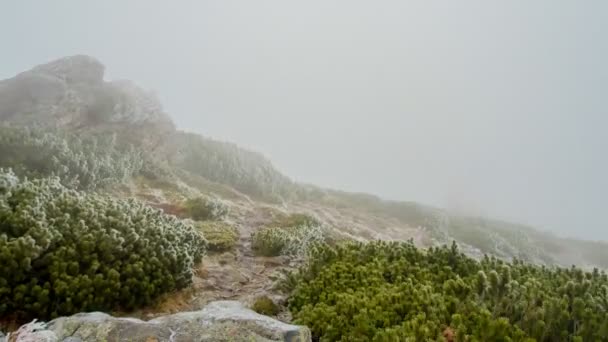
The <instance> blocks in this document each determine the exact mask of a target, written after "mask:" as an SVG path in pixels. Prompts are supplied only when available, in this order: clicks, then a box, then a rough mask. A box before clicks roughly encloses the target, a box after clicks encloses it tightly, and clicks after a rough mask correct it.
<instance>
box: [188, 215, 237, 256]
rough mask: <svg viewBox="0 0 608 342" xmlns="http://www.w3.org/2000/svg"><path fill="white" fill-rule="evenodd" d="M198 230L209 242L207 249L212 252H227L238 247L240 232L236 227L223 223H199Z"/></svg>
mask: <svg viewBox="0 0 608 342" xmlns="http://www.w3.org/2000/svg"><path fill="white" fill-rule="evenodd" d="M197 228H198V229H199V230H200V231H201V232H202V233H203V236H204V237H205V239H206V240H207V248H208V249H209V251H212V252H225V251H228V250H230V249H232V248H234V246H235V245H236V242H237V241H238V239H239V232H238V230H237V229H236V227H234V226H231V225H229V224H227V223H223V222H211V221H206V222H198V223H197Z"/></svg>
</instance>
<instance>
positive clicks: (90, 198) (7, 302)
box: [0, 171, 206, 319]
mask: <svg viewBox="0 0 608 342" xmlns="http://www.w3.org/2000/svg"><path fill="white" fill-rule="evenodd" d="M205 245H206V241H205V239H204V238H203V236H202V234H200V233H199V232H198V231H196V230H195V229H194V227H192V226H189V225H185V224H184V223H183V222H182V221H180V220H179V219H177V218H175V217H174V216H170V215H165V214H163V213H162V212H161V211H160V210H156V209H153V208H150V207H148V206H145V205H143V204H142V203H140V202H138V201H135V200H117V199H114V198H110V197H105V196H102V195H98V194H94V193H88V194H85V193H81V192H77V191H75V190H70V189H68V188H66V187H65V186H63V185H62V184H61V183H60V182H59V180H58V179H57V178H50V179H37V180H32V181H29V180H20V179H19V178H18V177H16V176H15V175H14V174H13V173H12V172H7V171H0V317H3V316H6V315H12V316H18V317H19V318H20V319H31V318H38V319H46V318H52V317H55V316H58V315H69V314H73V313H76V312H81V311H97V310H101V311H111V310H113V309H117V308H121V309H132V308H135V307H138V306H142V305H146V304H149V303H151V302H152V301H153V300H154V299H155V298H157V297H158V296H159V295H160V294H163V293H166V292H169V291H172V290H175V289H178V288H182V287H185V286H187V285H188V284H190V283H191V281H192V267H193V265H194V264H195V263H198V262H200V261H201V259H202V257H203V254H204V252H205Z"/></svg>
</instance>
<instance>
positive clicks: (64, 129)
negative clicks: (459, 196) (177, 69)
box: [0, 56, 608, 267]
mask: <svg viewBox="0 0 608 342" xmlns="http://www.w3.org/2000/svg"><path fill="white" fill-rule="evenodd" d="M104 69H105V67H104V66H103V65H102V64H101V63H100V62H99V61H97V60H95V59H94V58H92V57H88V56H72V57H65V58H62V59H59V60H56V61H53V62H50V63H47V64H43V65H40V66H37V67H34V68H33V69H31V70H29V71H26V72H23V73H20V74H18V75H17V76H15V77H13V78H11V79H7V80H4V81H0V121H1V122H2V124H3V125H4V129H6V130H7V131H5V133H3V136H2V139H0V141H1V143H2V146H0V148H1V149H3V150H0V151H4V152H3V153H2V157H0V167H14V165H15V163H17V162H18V163H19V164H20V165H21V164H24V163H23V161H22V160H20V159H19V158H17V157H19V156H20V155H21V156H23V155H35V154H34V153H33V152H31V153H30V152H25V153H17V154H15V153H13V152H14V151H34V150H38V151H39V152H40V151H46V152H45V153H41V155H40V156H37V157H36V158H34V159H33V160H30V161H29V162H28V163H26V164H24V165H25V167H26V168H29V169H33V170H29V171H35V172H38V173H42V174H45V173H54V174H58V172H57V170H60V168H59V167H57V168H53V169H49V168H47V167H46V164H44V163H42V162H41V160H45V159H44V157H46V158H49V160H51V159H52V158H51V157H55V155H59V152H56V151H67V152H65V153H64V154H61V155H65V156H66V157H65V161H64V162H62V163H59V165H63V166H65V165H68V164H70V163H72V164H77V165H79V168H80V169H82V172H81V174H82V175H89V174H91V172H92V174H93V175H97V173H98V171H91V170H92V169H93V170H105V169H104V166H103V165H98V166H94V165H95V162H94V159H95V156H101V155H106V156H108V157H107V160H108V162H110V163H111V161H112V160H116V163H117V164H116V165H123V164H125V163H126V162H124V160H129V161H132V159H129V158H127V159H125V158H123V157H122V156H123V154H124V155H126V154H129V155H131V154H133V155H137V156H139V157H137V158H140V159H137V158H135V159H133V160H134V161H133V163H131V162H129V163H130V164H129V165H134V166H133V167H131V169H130V170H131V171H132V172H130V173H128V174H124V175H121V176H116V177H117V179H120V180H119V181H120V182H122V181H123V180H126V179H131V180H132V179H135V178H137V177H143V178H146V179H147V181H146V186H151V187H154V186H155V185H154V184H155V183H152V182H150V179H151V178H157V180H159V179H160V180H162V182H165V183H166V184H172V185H171V186H172V187H173V188H174V189H177V190H175V191H174V192H177V194H176V196H177V197H178V198H184V197H188V196H190V195H191V194H192V193H203V194H213V195H216V196H219V197H226V196H229V197H231V200H232V201H233V202H232V205H233V206H234V207H235V208H237V212H238V210H240V211H241V212H242V213H249V214H251V213H252V212H253V213H257V212H258V211H260V210H266V209H263V208H273V210H279V211H284V212H285V211H287V212H289V211H291V212H307V213H310V214H313V215H315V216H317V217H318V218H319V219H321V220H322V221H324V222H325V223H327V224H329V225H330V226H332V227H334V228H335V230H336V231H337V233H339V234H341V235H343V236H348V237H350V238H356V239H375V238H381V239H409V238H413V239H414V241H415V242H416V243H417V244H419V245H423V246H432V245H437V244H442V243H446V242H449V241H450V240H451V239H456V240H457V241H458V242H459V243H460V244H461V245H462V246H463V248H464V250H465V251H467V253H469V254H470V255H473V256H476V257H480V256H481V255H482V254H483V253H490V254H494V255H497V256H499V257H502V258H507V259H509V258H513V257H516V258H522V259H525V260H529V261H533V262H536V263H545V264H553V263H557V264H564V265H567V264H573V263H575V264H580V265H585V266H590V267H591V266H600V267H608V248H606V247H608V246H607V245H606V244H605V243H602V242H593V243H592V242H585V241H577V240H568V239H561V238H557V237H555V236H552V235H551V234H548V233H544V232H539V231H537V230H534V229H533V228H531V227H526V226H522V225H518V224H512V223H507V222H501V221H497V220H491V219H487V218H478V217H465V216H460V215H455V214H452V213H449V212H447V211H445V210H442V209H439V208H433V207H429V206H425V205H421V204H418V203H415V202H399V201H385V200H382V199H380V198H378V197H376V196H373V195H368V194H353V193H347V192H342V191H337V190H331V189H323V188H319V187H316V186H312V185H304V184H297V183H294V182H292V181H291V180H290V179H289V178H288V177H287V176H285V175H283V174H281V173H280V172H278V171H277V170H276V169H275V168H274V167H273V166H272V163H271V162H270V161H269V160H268V159H266V158H265V157H264V156H262V155H260V154H258V153H255V152H251V151H247V150H244V149H242V148H239V147H238V146H236V145H234V144H230V143H225V142H219V141H214V140H212V139H208V138H205V137H202V136H200V135H197V134H194V133H186V132H182V131H179V130H177V129H176V128H175V125H174V124H173V122H172V120H171V118H170V117H169V115H168V114H167V113H165V112H164V110H163V108H162V106H161V104H160V102H159V101H158V99H157V98H156V97H155V96H154V95H153V94H152V93H150V92H146V91H144V90H142V89H141V88H139V87H137V86H136V85H135V84H133V83H132V82H129V81H110V82H108V81H104V78H103V77H104ZM20 127H27V128H28V129H32V128H33V127H35V129H39V130H41V133H40V134H41V135H43V136H46V138H45V139H51V140H53V139H54V140H53V141H55V143H54V144H52V145H49V144H47V143H46V142H47V141H48V140H44V139H39V138H36V137H33V138H32V137H30V138H31V139H29V140H27V141H21V140H20V139H21V137H23V136H24V134H22V133H19V132H17V133H15V131H14V129H21V128H20ZM10 132H13V133H10ZM11 134H13V135H12V136H13V138H10V137H11ZM28 134H29V133H28ZM66 134H67V135H69V137H67V136H65V135H66ZM108 134H111V135H113V136H115V139H116V142H115V143H114V145H112V144H110V145H108V144H105V143H101V142H102V141H103V138H102V137H103V136H106V135H108ZM79 137H82V139H80V138H79ZM94 137H99V138H94ZM9 138H10V139H9ZM88 138H91V139H93V140H91V141H90V143H88V145H87V144H83V141H87V140H86V139H88ZM83 139H84V140H83ZM96 139H97V140H96ZM82 145H86V146H93V147H92V148H91V149H88V150H86V151H85V150H83V149H82V148H81V146H82ZM24 146H25V147H24ZM48 146H57V149H55V150H53V149H44V148H48ZM66 146H67V147H66ZM64 147H66V148H64ZM100 151H101V152H100ZM9 152H10V153H9ZM87 153H88V154H87ZM83 156H88V157H86V158H85V157H83ZM111 156H116V158H115V159H112V158H114V157H111ZM55 159H57V158H55ZM55 159H52V161H53V163H55V161H54V160H55ZM47 162H48V161H47ZM121 163H122V164H121ZM140 164H141V165H140ZM40 165H43V166H44V167H43V166H40ZM108 170H110V171H111V170H114V169H112V168H109V169H108ZM151 170H152V171H151ZM110 171H108V172H106V173H107V174H113V171H111V172H110ZM99 172H101V171H99ZM104 172H105V171H104ZM59 174H60V172H59ZM82 175H79V177H80V179H81V180H82V178H83V176H82ZM91 177H93V176H91ZM104 177H106V178H108V177H110V176H104ZM112 177H113V176H112ZM156 185H158V184H156ZM140 190H141V189H137V190H134V191H133V193H134V194H136V195H137V194H140V193H141V191H140ZM156 190H158V191H156V193H158V192H159V191H160V192H161V193H162V191H163V189H160V190H159V189H156ZM164 190H166V189H164ZM150 191H152V190H150ZM165 192H166V193H168V192H170V191H165ZM148 195H149V194H148ZM161 197H162V196H161ZM157 202H158V203H155V204H158V205H164V204H163V203H161V202H163V200H157ZM243 215H245V214H243ZM243 215H241V218H243V217H244V216H243ZM256 215H257V214H256Z"/></svg>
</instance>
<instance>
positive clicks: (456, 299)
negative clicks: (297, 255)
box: [286, 241, 608, 341]
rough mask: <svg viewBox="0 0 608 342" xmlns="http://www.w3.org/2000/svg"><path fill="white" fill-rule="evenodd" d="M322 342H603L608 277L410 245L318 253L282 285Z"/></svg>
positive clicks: (297, 314) (298, 317) (300, 319)
mask: <svg viewBox="0 0 608 342" xmlns="http://www.w3.org/2000/svg"><path fill="white" fill-rule="evenodd" d="M286 283H287V285H288V286H287V287H288V288H289V287H291V289H292V292H291V295H290V298H289V302H288V303H289V304H288V305H289V308H290V310H291V312H292V314H293V317H294V321H295V322H296V323H298V324H304V325H307V326H308V327H310V328H311V330H312V333H313V337H314V338H315V339H319V340H321V341H364V340H365V341H367V340H370V341H438V340H442V339H443V337H442V335H443V333H444V332H445V331H446V330H447V331H450V332H454V333H455V339H454V340H455V341H573V340H574V341H578V340H584V341H607V340H608V337H607V336H608V310H607V309H608V276H607V275H606V274H605V273H604V272H600V271H598V270H595V271H593V272H584V271H583V270H581V269H578V268H575V267H572V268H568V269H562V268H547V267H544V266H534V265H531V264H527V263H524V262H522V261H519V260H515V261H514V262H513V263H507V262H504V261H502V260H499V259H496V258H489V257H485V258H484V259H483V260H481V261H480V262H478V261H476V260H473V259H471V258H469V257H467V256H465V255H464V254H462V253H460V252H459V251H458V248H457V247H456V245H455V244H453V245H452V247H451V248H448V247H446V246H444V247H441V248H430V249H429V250H427V251H422V250H419V249H417V248H416V247H415V246H414V245H413V242H411V241H410V242H407V243H403V242H370V243H367V244H364V243H355V242H351V243H346V244H341V245H338V246H335V247H330V246H328V245H323V246H319V248H315V249H314V250H312V251H311V253H310V258H309V259H308V262H307V263H306V264H305V265H304V266H303V267H302V268H301V269H300V270H299V271H297V272H294V273H292V274H290V276H289V277H287V278H286Z"/></svg>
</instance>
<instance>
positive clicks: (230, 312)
mask: <svg viewBox="0 0 608 342" xmlns="http://www.w3.org/2000/svg"><path fill="white" fill-rule="evenodd" d="M35 334H37V335H36V337H40V338H39V339H38V340H36V341H41V342H56V341H63V342H89V341H91V342H93V341H105V342H120V341H132V342H138V341H142V342H164V341H167V342H199V341H200V342H203V341H209V342H211V341H214V342H215V341H218V342H221V341H226V342H228V341H261V342H262V341H263V342H268V341H287V342H308V341H311V335H310V330H309V329H308V328H306V327H302V326H297V325H291V324H287V323H283V322H281V321H278V320H276V319H273V318H270V317H267V316H263V315H260V314H258V313H256V312H254V311H252V310H250V309H248V308H245V307H244V306H243V305H242V304H241V303H239V302H235V301H218V302H212V303H209V304H208V305H207V306H206V307H204V308H203V309H202V310H200V311H192V312H181V313H177V314H173V315H168V316H162V317H158V318H156V319H153V320H150V321H147V322H146V321H142V320H139V319H134V318H116V317H112V316H110V315H107V314H105V313H101V312H92V313H80V314H76V315H73V316H70V317H60V318H57V319H55V320H52V321H51V322H49V323H48V324H47V325H46V330H42V331H36V332H35Z"/></svg>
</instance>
